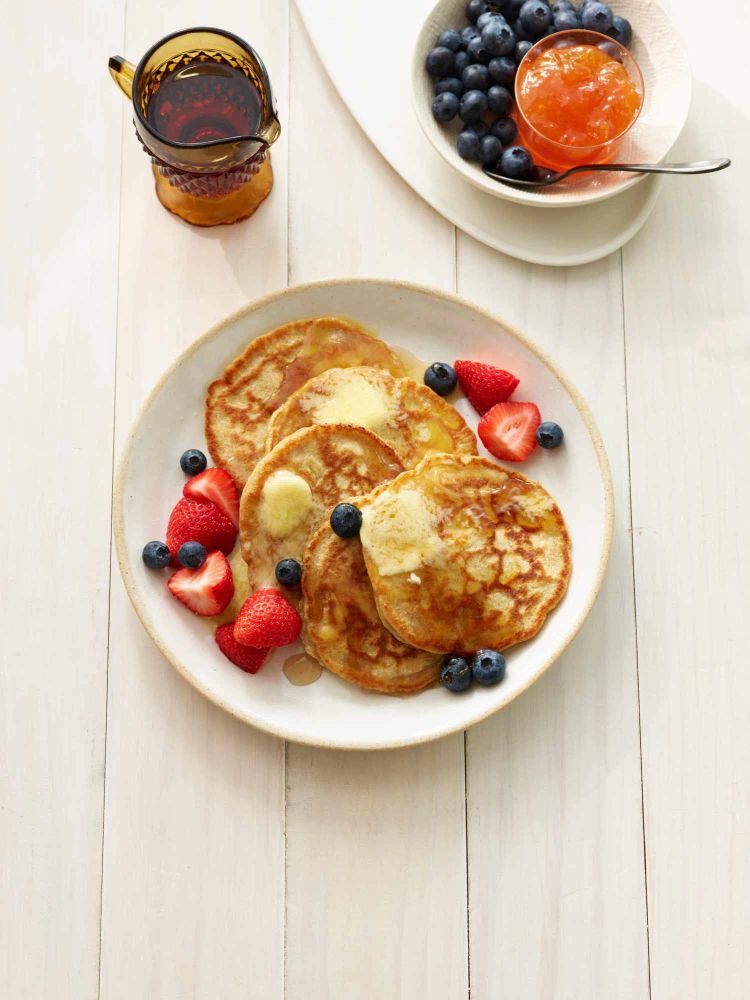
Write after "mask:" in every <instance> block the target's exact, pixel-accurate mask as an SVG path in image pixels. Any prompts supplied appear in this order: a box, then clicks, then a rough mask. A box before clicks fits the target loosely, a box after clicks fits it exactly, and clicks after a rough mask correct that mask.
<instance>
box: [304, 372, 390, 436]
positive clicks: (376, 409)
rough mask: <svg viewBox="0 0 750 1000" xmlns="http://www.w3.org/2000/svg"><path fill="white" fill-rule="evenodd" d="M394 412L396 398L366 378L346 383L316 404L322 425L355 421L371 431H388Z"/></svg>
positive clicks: (317, 417) (316, 419)
mask: <svg viewBox="0 0 750 1000" xmlns="http://www.w3.org/2000/svg"><path fill="white" fill-rule="evenodd" d="M392 414H393V401H392V400H391V399H390V398H389V397H388V394H387V393H385V392H384V391H383V390H382V389H380V388H378V387H377V386H374V385H371V384H370V383H369V382H367V381H366V380H364V379H352V380H351V381H346V382H344V383H343V384H342V385H341V386H340V388H339V389H338V391H337V392H335V393H334V394H333V395H332V396H327V397H326V398H325V399H323V400H321V402H320V403H319V404H318V406H317V407H316V411H315V421H316V423H319V424H355V425H356V426H358V427H365V428H366V429H367V430H368V431H379V430H384V429H385V427H386V425H387V423H388V421H389V420H390V418H391V416H392Z"/></svg>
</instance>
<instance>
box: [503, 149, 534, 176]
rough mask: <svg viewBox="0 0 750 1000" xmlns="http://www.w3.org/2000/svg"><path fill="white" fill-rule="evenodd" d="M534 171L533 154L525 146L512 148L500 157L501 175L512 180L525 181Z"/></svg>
mask: <svg viewBox="0 0 750 1000" xmlns="http://www.w3.org/2000/svg"><path fill="white" fill-rule="evenodd" d="M533 169H534V161H533V160H532V159H531V154H530V153H529V151H528V149H525V148H524V147H523V146H511V147H510V148H509V149H506V150H505V152H504V153H503V155H502V156H501V157H500V173H501V174H502V175H503V176H504V177H509V178H511V179H512V180H517V181H522V180H525V179H526V178H527V177H528V176H529V174H530V173H531V171H532V170H533Z"/></svg>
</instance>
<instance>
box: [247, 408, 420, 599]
mask: <svg viewBox="0 0 750 1000" xmlns="http://www.w3.org/2000/svg"><path fill="white" fill-rule="evenodd" d="M402 470H403V465H402V464H401V462H400V460H399V457H398V455H397V454H396V452H395V451H394V450H393V448H391V447H390V446H389V445H387V444H386V443H385V442H384V441H381V440H380V438H379V437H376V436H375V434H372V433H371V432H370V431H367V430H365V429H364V428H363V427H347V426H344V425H340V424H327V425H325V426H322V425H320V426H316V427H304V428H302V429H301V430H299V431H296V432H295V433H294V434H291V435H290V436H289V437H288V438H285V439H284V440H283V441H282V442H281V443H280V444H279V445H278V446H277V447H276V448H274V449H273V451H271V452H269V454H268V455H266V456H265V458H263V459H261V461H260V462H259V463H258V464H257V465H256V467H255V469H254V471H253V473H252V475H251V476H250V478H249V479H248V481H247V483H246V485H245V489H244V490H243V491H242V498H241V500H240V544H241V546H242V556H243V558H244V560H245V562H246V563H247V568H248V578H249V581H250V587H251V589H252V590H255V589H257V588H258V587H268V586H276V578H275V573H274V571H275V568H276V564H277V563H278V562H279V561H280V560H281V559H288V558H289V559H296V560H298V562H300V563H301V562H302V560H303V558H304V554H305V549H306V547H307V543H308V541H309V540H310V537H311V535H312V534H313V532H314V531H315V530H316V529H317V528H318V527H319V525H320V523H321V522H322V521H323V520H324V519H325V518H327V517H328V516H329V514H330V511H331V508H332V507H335V505H336V504H337V503H339V502H341V501H343V500H348V499H349V498H350V497H353V496H359V495H360V494H364V493H369V492H370V491H371V490H372V489H374V487H375V486H378V485H379V484H380V483H383V482H385V481H386V480H388V479H392V478H393V477H394V476H396V475H398V474H399V472H401V471H402ZM289 596H290V597H292V598H293V597H294V592H293V591H290V592H289Z"/></svg>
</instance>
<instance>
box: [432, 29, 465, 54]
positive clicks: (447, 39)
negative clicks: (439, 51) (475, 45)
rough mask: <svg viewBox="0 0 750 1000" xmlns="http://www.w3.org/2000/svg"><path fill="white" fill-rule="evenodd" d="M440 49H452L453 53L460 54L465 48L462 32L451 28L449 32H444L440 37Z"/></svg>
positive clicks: (438, 41)
mask: <svg viewBox="0 0 750 1000" xmlns="http://www.w3.org/2000/svg"><path fill="white" fill-rule="evenodd" d="M437 43H438V48H443V49H450V50H451V52H458V50H459V49H462V48H463V45H464V43H463V39H462V38H461V32H460V31H456V30H455V28H451V29H450V30H449V31H444V32H443V33H442V34H441V35H439V36H438V40H437Z"/></svg>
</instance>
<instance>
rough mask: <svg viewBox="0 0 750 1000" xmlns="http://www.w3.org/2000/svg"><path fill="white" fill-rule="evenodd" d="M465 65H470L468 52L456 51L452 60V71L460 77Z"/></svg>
mask: <svg viewBox="0 0 750 1000" xmlns="http://www.w3.org/2000/svg"><path fill="white" fill-rule="evenodd" d="M467 66H471V56H470V55H469V53H468V52H464V51H463V50H462V51H461V52H457V53H456V56H455V58H454V60H453V72H454V73H455V74H456V76H458V77H460V76H461V74H462V73H463V71H464V70H465V69H466V67H467Z"/></svg>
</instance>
